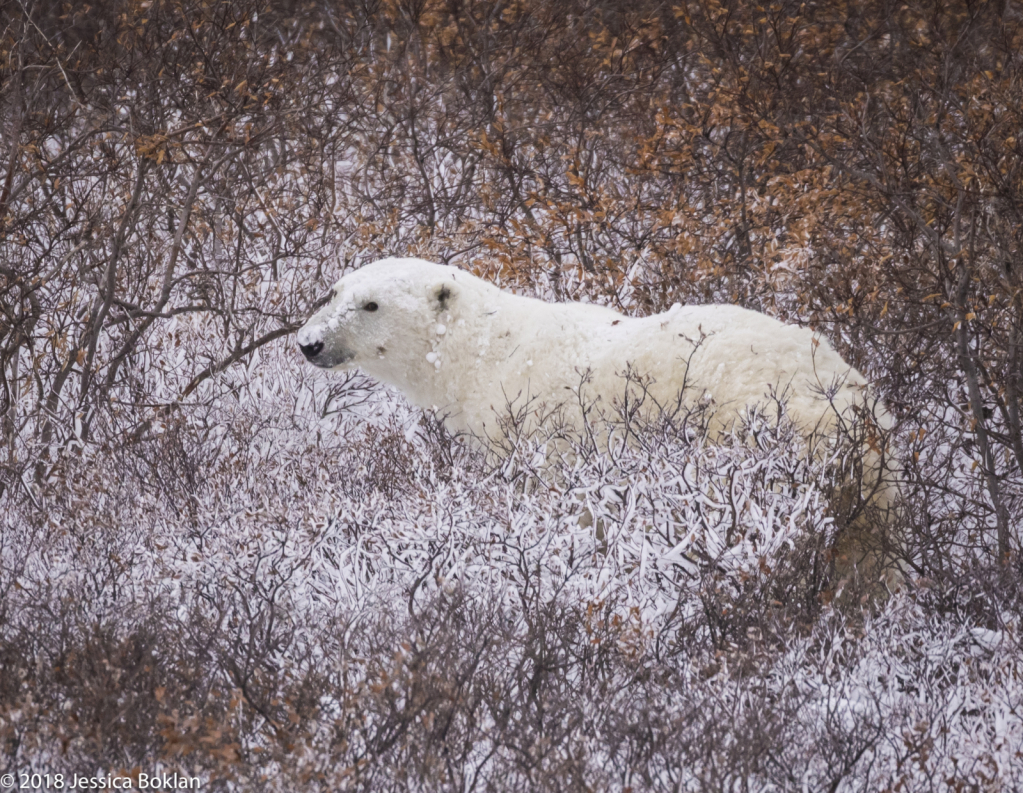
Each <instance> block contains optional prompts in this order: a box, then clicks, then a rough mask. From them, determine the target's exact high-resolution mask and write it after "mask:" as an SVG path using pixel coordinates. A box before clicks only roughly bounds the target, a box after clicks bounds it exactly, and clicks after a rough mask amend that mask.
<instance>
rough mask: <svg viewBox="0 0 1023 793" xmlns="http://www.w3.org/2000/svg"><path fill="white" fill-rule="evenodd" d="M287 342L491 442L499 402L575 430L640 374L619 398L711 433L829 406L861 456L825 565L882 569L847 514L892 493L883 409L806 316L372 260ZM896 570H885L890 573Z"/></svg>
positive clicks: (824, 415)
mask: <svg viewBox="0 0 1023 793" xmlns="http://www.w3.org/2000/svg"><path fill="white" fill-rule="evenodd" d="M298 343H299V345H300V346H301V349H302V352H303V354H304V355H305V356H306V358H308V359H309V361H311V362H312V363H313V364H315V365H316V366H319V367H322V368H325V369H350V368H354V367H359V368H361V369H362V370H363V371H364V372H366V373H367V374H369V375H371V376H373V377H375V378H377V379H379V380H382V381H383V382H385V383H388V384H390V385H392V386H395V387H396V388H398V389H399V390H400V391H401V392H402V393H404V394H405V395H406V396H407V397H408V398H409V399H410V400H411V401H412V402H414V403H415V404H417V405H419V406H421V407H423V408H427V409H435V410H436V411H437V413H438V415H440V416H442V417H443V419H444V422H445V425H446V426H447V427H448V429H450V430H452V431H453V432H456V433H467V434H469V435H470V436H473V437H475V438H477V439H480V440H482V441H483V442H484V443H487V442H491V443H493V442H497V443H496V445H497V446H498V448H500V441H501V440H503V431H504V429H505V428H506V427H508V417H509V415H510V411H511V412H512V413H515V414H517V415H518V416H519V417H521V416H522V414H523V413H524V414H526V417H527V418H526V420H525V421H522V422H521V423H519V424H518V426H517V430H519V431H525V432H527V433H528V432H529V431H530V430H531V429H532V428H534V427H535V426H536V423H537V419H536V417H537V416H540V415H543V416H550V415H552V413H554V414H555V415H557V416H558V419H559V420H560V421H562V422H565V423H567V425H568V426H569V427H580V428H581V424H582V420H583V415H582V409H581V407H580V405H586V406H587V411H589V409H590V406H591V405H592V406H595V407H596V408H597V409H598V411H599V410H600V409H601V408H603V409H606V410H607V411H608V412H609V413H610V414H611V415H612V416H614V415H615V403H616V401H618V402H619V403H620V400H621V399H622V398H623V396H624V395H625V394H626V393H627V391H628V390H630V389H636V388H639V387H640V386H639V385H638V383H639V381H642V388H643V389H644V391H643V393H642V394H640V393H639V392H637V391H635V390H632V394H631V396H632V397H633V398H635V397H637V396H642V397H643V398H644V399H645V400H646V401H645V403H644V404H645V405H650V404H653V405H655V409H656V405H660V406H663V407H665V408H668V409H672V408H674V407H675V406H677V405H682V406H686V405H696V404H700V405H703V406H706V407H707V408H708V409H709V411H710V416H711V417H710V420H709V424H708V426H709V429H710V431H711V433H712V434H715V433H721V432H722V431H727V430H728V429H729V428H730V426H731V425H733V424H734V423H735V422H736V420H737V419H738V418H739V417H740V415H741V414H742V412H743V410H744V409H745V408H746V407H747V406H751V405H755V404H761V405H763V404H766V403H774V402H775V401H776V398H777V397H781V398H782V399H783V402H784V404H785V406H786V410H787V412H788V415H789V417H790V418H791V420H792V421H793V423H794V424H795V425H796V426H797V427H798V428H799V429H800V430H801V431H802V432H804V433H807V434H809V433H811V432H815V431H817V432H829V431H831V430H832V429H833V428H834V427H835V425H836V424H837V423H838V422H839V417H841V421H842V422H843V424H845V426H846V427H849V426H852V427H855V428H857V429H856V430H855V431H856V432H857V435H856V437H858V438H860V439H861V440H862V444H863V451H864V454H863V459H862V462H863V469H862V479H861V480H860V481H859V482H858V483H855V484H854V483H852V482H850V483H848V484H846V485H842V486H840V487H839V488H838V491H837V498H838V503H836V504H835V505H833V506H835V507H836V508H837V513H838V514H837V515H836V518H838V521H839V523H840V528H842V524H844V526H845V530H844V531H842V532H841V534H840V536H839V538H838V541H837V543H836V546H835V558H836V565H837V568H836V569H837V570H838V573H839V576H840V578H841V579H846V578H847V577H848V576H850V575H853V574H855V575H866V576H874V574H875V572H877V571H878V569H879V568H877V566H876V563H875V561H874V560H876V559H877V557H876V556H875V555H874V549H876V547H877V542H876V540H877V539H879V537H878V535H876V534H875V530H874V529H872V528H871V525H872V524H871V522H870V521H868V522H866V523H864V521H863V520H862V517H863V514H864V513H862V512H860V513H858V514H859V516H860V517H853V519H852V522H851V523H847V522H846V521H847V518H848V517H849V516H855V515H856V514H857V512H856V511H853V512H850V509H849V507H850V505H852V504H855V503H858V502H859V501H860V497H861V496H862V497H864V498H865V500H866V502H867V503H872V504H874V505H875V506H878V507H880V508H882V509H887V508H889V507H890V506H891V504H892V502H893V499H894V496H895V493H896V485H895V484H894V479H893V478H892V477H891V473H890V464H889V461H888V460H887V455H886V454H885V451H884V449H885V444H884V441H883V436H884V433H877V432H876V430H877V429H878V427H880V428H883V429H887V428H888V425H889V423H890V422H889V419H888V415H887V413H886V412H885V411H884V408H883V407H882V406H881V405H880V404H879V403H878V402H877V401H876V400H875V399H872V398H871V397H870V395H869V392H868V390H867V383H866V380H865V379H864V378H863V375H861V374H860V373H859V372H857V371H856V370H855V369H853V368H852V367H850V366H849V365H848V364H846V363H845V361H843V360H842V358H841V357H840V356H839V355H838V353H836V352H835V351H834V350H833V349H832V348H831V346H830V345H829V344H828V342H827V341H826V340H825V339H823V338H821V337H820V336H817V335H815V334H814V333H813V332H811V331H809V330H807V329H805V328H799V327H795V326H792V325H785V324H783V323H781V322H779V321H777V320H775V319H771V318H770V317H768V316H765V315H764V314H759V313H757V312H755V311H748V310H746V309H743V308H739V307H737V306H731V305H707V306H678V305H675V306H672V308H671V309H670V310H668V311H666V312H665V313H663V314H657V315H654V316H651V317H643V318H633V317H626V316H624V315H622V314H619V313H617V312H616V311H612V310H611V309H608V308H601V307H599V306H593V305H586V304H582V303H546V302H543V301H541V300H535V299H532V298H528V297H520V296H517V295H513V294H510V293H508V292H504V291H502V290H500V289H498V288H497V287H495V286H493V285H492V284H488V283H487V282H485V281H483V280H481V279H479V278H477V277H475V276H473V275H471V274H470V273H467V272H465V271H463V270H459V269H457V268H455V267H449V266H445V265H439V264H431V263H430V262H426V261H422V260H420V259H384V260H382V261H378V262H374V263H373V264H369V265H366V266H365V267H362V268H361V269H359V270H357V271H355V272H353V273H351V274H349V275H346V276H345V277H344V278H342V279H341V280H340V281H338V282H337V284H335V285H334V288H333V291H332V293H331V296H330V300H329V302H328V304H327V305H326V306H325V307H324V308H323V309H322V310H320V311H319V312H317V313H316V314H315V315H314V316H313V317H312V318H311V319H310V320H309V321H308V322H307V323H306V324H305V325H304V326H303V327H302V328H301V330H299V332H298ZM558 406H560V409H559V410H554V409H555V408H558ZM587 415H591V414H590V413H589V412H588V414H587ZM865 417H866V418H865ZM864 419H865V420H864ZM882 472H884V473H885V476H883V477H882V476H881V473H882ZM850 499H852V500H851V501H850ZM842 515H845V516H847V517H846V518H842V517H841V516H842ZM882 544H883V543H882ZM857 571H858V572H857ZM899 580H900V579H899V577H898V575H897V574H896V573H893V574H892V575H891V576H890V578H889V580H888V586H890V587H891V586H893V585H897V583H898V581H899Z"/></svg>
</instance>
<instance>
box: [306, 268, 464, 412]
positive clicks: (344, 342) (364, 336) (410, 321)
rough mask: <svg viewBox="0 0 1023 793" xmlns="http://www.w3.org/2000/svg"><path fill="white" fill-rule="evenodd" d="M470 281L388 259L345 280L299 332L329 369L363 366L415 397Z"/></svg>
mask: <svg viewBox="0 0 1023 793" xmlns="http://www.w3.org/2000/svg"><path fill="white" fill-rule="evenodd" d="M469 278H471V276H466V275H464V274H462V273H461V272H460V271H459V270H458V269H457V268H455V267H450V266H446V265H441V264H433V263H431V262H426V261H422V260H420V259H382V260H381V261H378V262H373V263H372V264H368V265H366V266H365V267H362V268H360V269H359V270H356V271H355V272H353V273H350V274H348V275H346V276H345V277H344V278H342V279H341V280H340V281H338V282H337V283H336V284H334V287H333V289H332V290H331V294H330V297H329V302H328V303H327V305H326V306H324V307H323V308H322V309H320V310H319V311H318V312H317V313H316V314H314V315H313V316H312V317H311V318H310V319H309V321H308V322H306V324H305V325H303V326H302V328H301V329H300V330H299V332H298V344H299V348H300V349H301V350H302V354H303V355H305V357H306V358H307V359H308V360H309V362H310V363H312V364H314V365H315V366H319V367H321V368H323V369H334V370H345V369H352V368H355V367H359V368H360V369H362V370H363V371H364V372H366V373H367V374H369V375H371V376H373V377H375V378H377V379H378V380H382V381H384V382H385V383H389V384H391V385H393V386H396V387H397V388H399V389H400V390H402V391H403V392H405V393H406V394H409V395H412V396H414V395H415V394H416V392H417V391H418V390H419V388H418V387H417V386H418V385H420V383H419V380H420V379H421V377H422V373H423V371H424V362H425V363H427V364H433V363H439V359H438V352H437V349H438V346H439V344H440V341H441V340H442V337H443V336H444V334H445V333H446V332H447V325H448V324H450V323H451V320H452V319H453V316H454V312H455V311H456V308H457V305H458V302H459V295H460V292H461V290H462V289H463V288H464V287H465V286H467V285H468V279H469Z"/></svg>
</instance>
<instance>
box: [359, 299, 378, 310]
mask: <svg viewBox="0 0 1023 793" xmlns="http://www.w3.org/2000/svg"><path fill="white" fill-rule="evenodd" d="M363 308H364V309H366V311H376V310H377V309H378V308H380V306H378V305H377V304H376V303H374V302H373V301H372V300H371V301H370V302H368V303H367V304H366V305H364V306H363Z"/></svg>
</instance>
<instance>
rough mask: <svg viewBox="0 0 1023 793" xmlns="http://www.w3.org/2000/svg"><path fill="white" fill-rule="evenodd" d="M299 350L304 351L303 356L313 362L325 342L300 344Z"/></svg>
mask: <svg viewBox="0 0 1023 793" xmlns="http://www.w3.org/2000/svg"><path fill="white" fill-rule="evenodd" d="M298 348H299V349H300V350H302V354H303V355H304V356H305V357H306V358H308V359H309V360H310V361H311V360H312V359H313V358H315V357H316V354H317V353H318V352H319V351H320V350H322V349H323V342H322V341H315V342H313V343H312V344H299V345H298Z"/></svg>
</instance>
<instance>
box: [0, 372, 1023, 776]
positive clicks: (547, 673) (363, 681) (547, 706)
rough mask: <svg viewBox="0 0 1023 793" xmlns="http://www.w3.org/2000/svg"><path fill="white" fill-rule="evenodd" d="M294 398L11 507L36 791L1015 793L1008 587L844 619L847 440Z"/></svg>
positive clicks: (17, 718)
mask: <svg viewBox="0 0 1023 793" xmlns="http://www.w3.org/2000/svg"><path fill="white" fill-rule="evenodd" d="M296 377H298V378H300V375H296ZM297 382H298V383H299V386H298V388H297V389H296V391H295V392H294V393H289V392H287V390H284V389H282V390H280V391H275V390H274V389H273V388H270V387H269V386H268V385H267V383H265V382H264V383H263V385H261V386H260V385H259V384H258V382H257V384H256V385H253V386H252V387H253V388H257V387H258V388H259V389H260V394H261V398H260V400H241V401H239V403H238V404H237V405H235V406H231V405H230V403H225V402H221V403H219V404H218V405H217V406H215V407H212V408H210V409H209V410H207V411H205V412H204V411H199V410H193V411H188V412H185V411H182V412H181V413H179V414H176V415H172V416H171V417H170V418H169V419H168V420H167V421H166V422H165V423H164V424H163V425H162V426H161V427H160V428H159V431H158V432H157V433H156V434H155V435H154V436H153V437H152V439H151V440H148V441H146V442H145V443H144V444H140V445H139V446H138V447H137V448H136V449H135V451H134V453H132V454H130V455H127V456H125V455H124V454H123V453H122V454H121V456H114V455H112V454H111V455H107V456H104V454H103V453H102V452H97V453H96V455H95V456H94V457H93V458H91V459H89V460H87V461H81V460H80V459H76V458H68V460H67V461H66V463H65V468H64V470H63V474H62V475H63V480H62V481H63V484H62V485H54V487H53V488H52V489H51V491H50V495H49V500H48V501H47V502H46V504H44V505H43V504H41V505H40V506H41V507H44V509H42V510H34V509H32V510H25V511H22V512H17V513H11V514H9V515H8V516H6V518H5V520H6V521H7V523H6V525H5V529H4V533H3V538H4V546H3V554H4V557H3V558H4V565H3V568H2V571H0V575H2V576H3V583H4V587H3V599H2V601H0V603H2V608H3V614H4V620H3V622H2V635H0V638H2V645H0V646H2V653H3V654H2V662H3V664H4V675H3V676H2V680H3V683H2V684H0V741H2V746H3V747H4V752H5V755H6V757H8V758H9V762H10V763H11V767H16V768H24V769H28V768H31V769H33V770H39V771H43V772H45V771H50V772H57V771H64V772H74V770H76V769H81V768H86V767H88V768H100V769H117V768H132V767H139V768H146V767H150V766H152V765H153V764H154V763H158V764H161V767H162V768H164V769H167V770H174V769H176V770H178V771H179V772H182V773H189V774H196V775H199V776H200V777H202V778H203V779H204V780H205V785H206V786H208V787H209V788H211V789H252V788H253V787H261V788H263V789H281V790H294V789H311V788H321V787H322V788H327V789H363V790H403V789H416V790H467V789H477V790H554V789H600V790H610V789H621V788H624V787H628V786H631V787H632V788H633V789H652V790H657V789H664V790H679V789H681V790H719V789H722V788H730V787H736V786H739V787H745V788H748V789H751V790H771V789H774V790H776V789H802V788H806V789H822V788H830V787H831V786H832V785H834V786H835V789H838V790H859V789H864V788H871V789H872V788H876V789H883V788H885V787H886V786H888V787H892V786H895V785H896V784H898V783H899V782H901V783H902V788H903V789H909V790H914V789H929V787H930V786H932V784H933V783H934V782H935V780H939V781H941V783H942V784H944V783H945V782H944V781H945V780H953V782H961V783H962V784H964V785H967V786H970V785H984V784H988V783H987V782H985V780H994V781H992V782H990V784H993V785H1003V786H1009V787H1011V786H1013V785H1015V784H1018V783H1019V781H1020V780H1018V779H1017V776H1018V772H1017V770H1016V765H1015V764H1014V753H1015V752H1016V751H1017V750H1018V748H1019V746H1020V741H1021V738H1023V725H1021V723H1020V719H1019V717H1018V712H1019V705H1020V702H1019V698H1020V695H1021V694H1020V690H1019V687H1018V685H1017V683H1016V682H1015V677H1014V675H1016V674H1018V664H1019V662H1020V658H1021V657H1023V653H1021V652H1020V648H1019V643H1018V639H1017V638H1016V637H1017V636H1018V624H1019V621H1018V620H1019V618H1018V614H1019V611H1020V609H1019V599H1018V596H1017V598H1016V599H1015V600H1013V599H1012V598H1011V597H1010V598H1006V593H1010V592H1013V591H1015V590H1013V589H1012V587H1013V586H1014V585H1013V584H1012V583H1011V582H1003V583H1001V584H997V585H992V586H991V587H990V588H989V590H988V592H987V593H986V594H985V593H980V594H975V595H973V596H971V597H969V598H965V599H962V598H961V602H960V601H955V602H947V600H943V599H944V598H947V597H948V592H947V590H944V589H941V588H940V587H932V588H930V589H922V590H914V591H913V593H911V594H910V595H905V594H903V595H899V596H897V597H895V598H892V599H891V600H890V601H889V602H887V603H886V604H883V605H881V606H875V609H876V613H874V614H873V615H872V616H867V615H864V614H862V613H861V612H860V611H859V610H858V609H856V608H851V607H850V606H848V605H846V606H845V607H844V610H835V608H834V607H833V606H832V605H829V599H830V595H831V589H830V587H831V583H830V581H829V578H828V571H829V565H830V558H829V554H828V543H829V541H830V539H831V537H830V534H831V532H832V531H833V526H834V521H833V520H832V517H831V516H830V514H829V508H828V504H829V492H828V486H829V482H831V481H833V471H834V467H835V466H836V465H840V464H842V462H843V458H842V454H843V453H844V452H843V451H842V449H843V447H842V446H841V445H839V446H838V447H836V448H834V449H832V452H831V453H830V454H826V453H823V452H822V453H818V454H807V451H808V450H807V447H806V443H807V442H806V441H805V440H804V439H802V438H801V437H799V435H798V434H796V433H794V432H793V431H792V429H791V427H790V426H789V425H787V424H786V423H785V422H784V421H783V422H782V423H781V424H780V425H779V424H778V423H777V422H771V421H768V420H766V418H765V416H764V415H763V414H761V413H759V412H756V411H753V412H750V413H748V414H747V415H746V417H745V419H744V422H743V424H742V426H740V427H738V428H736V430H735V432H734V433H733V435H732V436H731V437H729V438H726V439H725V440H724V441H723V442H721V443H717V444H711V443H709V442H708V441H707V439H706V437H705V434H704V433H703V427H702V424H703V422H702V417H701V415H700V413H699V411H696V412H694V413H691V414H687V415H685V416H671V417H661V420H660V421H656V422H652V423H649V424H646V425H641V424H640V423H639V422H637V421H635V420H628V419H627V418H623V417H622V416H620V415H619V416H612V417H596V416H595V417H594V419H593V431H594V433H595V434H596V433H603V437H605V438H609V439H610V441H611V442H610V443H609V444H608V451H607V452H606V453H597V452H596V450H595V448H592V447H591V446H590V443H591V440H588V439H587V438H588V437H589V436H586V435H584V436H583V438H582V439H577V440H575V441H570V440H568V439H567V438H565V437H564V436H559V435H557V433H554V435H555V437H553V438H548V437H536V436H533V437H531V438H518V439H516V442H515V443H514V444H513V446H512V447H511V448H509V449H507V450H506V454H505V455H504V456H502V457H500V458H499V460H498V461H497V462H495V459H494V458H488V457H487V456H486V455H483V454H481V453H478V452H475V451H473V450H472V449H471V447H469V446H468V445H466V444H464V443H462V442H461V441H459V440H458V439H453V438H451V437H449V436H447V435H445V434H444V432H443V431H442V429H441V427H440V425H439V424H438V423H437V422H436V421H435V420H434V419H432V418H431V417H428V416H427V417H423V416H421V415H419V414H418V413H416V412H411V411H408V410H407V409H405V408H402V407H399V406H398V404H399V403H396V402H395V401H394V400H393V398H392V397H391V395H389V394H386V393H381V392H379V391H373V390H367V389H366V384H365V383H363V382H361V381H358V380H353V381H351V382H349V383H348V384H347V385H346V386H345V387H343V388H341V389H333V390H331V392H330V393H328V391H327V389H326V388H325V386H324V384H323V381H317V380H309V381H302V380H301V379H298V380H297ZM295 401H303V403H304V404H306V405H307V407H309V408H311V407H313V406H324V405H328V404H337V405H346V406H347V407H344V408H343V409H342V410H340V412H336V413H335V412H332V411H331V410H330V409H320V410H313V409H305V410H303V411H300V412H296V411H294V410H293V409H291V408H289V407H288V405H289V403H291V404H293V403H294V402H295ZM267 402H270V403H271V404H275V405H277V406H278V408H279V409H276V410H267V409H265V405H266V403H267ZM598 418H599V421H598ZM601 422H602V423H601ZM552 432H553V431H552ZM594 437H595V435H594ZM552 443H553V444H554V447H555V448H556V450H557V453H556V454H552V453H551V448H552ZM129 448H130V447H129ZM111 466H113V467H115V468H116V470H117V471H118V475H117V476H111ZM267 482H273V483H275V486H274V487H272V488H269V487H266V486H265V483H267ZM978 572H982V571H978ZM996 597H1002V598H1003V599H1004V602H1003V603H1002V605H1001V606H1000V607H997V608H994V607H992V604H993V603H994V602H995V598H996ZM978 599H980V600H981V601H983V605H978V602H977V601H978ZM953 782H949V783H948V784H953Z"/></svg>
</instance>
